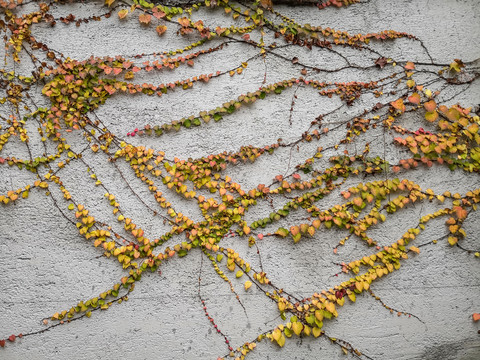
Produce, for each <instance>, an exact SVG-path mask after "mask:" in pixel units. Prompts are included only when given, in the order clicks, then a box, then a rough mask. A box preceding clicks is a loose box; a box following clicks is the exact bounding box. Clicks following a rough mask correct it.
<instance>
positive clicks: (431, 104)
mask: <svg viewBox="0 0 480 360" xmlns="http://www.w3.org/2000/svg"><path fill="white" fill-rule="evenodd" d="M423 106H424V107H425V110H427V111H428V112H433V111H434V110H435V109H436V108H437V103H436V102H435V100H430V101H428V102H426V103H425V104H424V105H423Z"/></svg>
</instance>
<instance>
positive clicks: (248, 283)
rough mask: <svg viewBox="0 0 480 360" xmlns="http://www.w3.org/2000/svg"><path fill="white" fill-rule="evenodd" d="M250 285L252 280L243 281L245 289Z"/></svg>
mask: <svg viewBox="0 0 480 360" xmlns="http://www.w3.org/2000/svg"><path fill="white" fill-rule="evenodd" d="M251 286H252V282H251V281H245V290H248V289H250V287H251Z"/></svg>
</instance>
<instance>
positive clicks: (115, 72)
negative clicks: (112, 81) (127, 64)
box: [113, 68, 122, 75]
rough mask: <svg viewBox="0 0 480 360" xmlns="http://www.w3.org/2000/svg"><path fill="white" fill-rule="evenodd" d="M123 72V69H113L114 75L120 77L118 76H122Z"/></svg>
mask: <svg viewBox="0 0 480 360" xmlns="http://www.w3.org/2000/svg"><path fill="white" fill-rule="evenodd" d="M121 72H122V69H121V68H113V73H114V74H115V75H118V74H120V73H121Z"/></svg>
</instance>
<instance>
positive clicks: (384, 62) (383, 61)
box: [375, 57, 387, 69]
mask: <svg viewBox="0 0 480 360" xmlns="http://www.w3.org/2000/svg"><path fill="white" fill-rule="evenodd" d="M375 65H377V66H378V67H379V68H380V69H383V68H384V67H385V65H387V59H386V58H384V57H379V58H378V59H377V60H376V61H375Z"/></svg>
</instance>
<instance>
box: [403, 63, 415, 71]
mask: <svg viewBox="0 0 480 360" xmlns="http://www.w3.org/2000/svg"><path fill="white" fill-rule="evenodd" d="M413 69H415V64H414V63H413V62H411V61H409V62H407V64H406V65H405V70H413Z"/></svg>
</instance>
